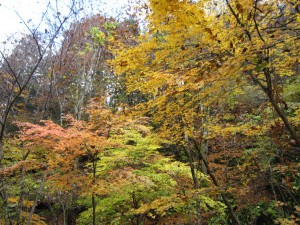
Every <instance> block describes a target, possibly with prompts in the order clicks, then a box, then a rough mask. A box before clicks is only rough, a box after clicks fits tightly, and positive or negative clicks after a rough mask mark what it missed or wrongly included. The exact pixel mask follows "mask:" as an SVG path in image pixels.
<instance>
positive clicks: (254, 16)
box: [253, 0, 265, 42]
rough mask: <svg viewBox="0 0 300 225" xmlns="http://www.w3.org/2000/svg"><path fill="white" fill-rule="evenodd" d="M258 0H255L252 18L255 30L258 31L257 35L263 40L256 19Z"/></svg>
mask: <svg viewBox="0 0 300 225" xmlns="http://www.w3.org/2000/svg"><path fill="white" fill-rule="evenodd" d="M258 1H259V0H255V5H254V14H253V20H254V24H255V29H256V31H257V33H258V36H259V38H260V40H262V41H263V42H265V40H264V38H263V37H262V35H261V33H260V31H259V28H258V23H257V21H256V10H257V4H258Z"/></svg>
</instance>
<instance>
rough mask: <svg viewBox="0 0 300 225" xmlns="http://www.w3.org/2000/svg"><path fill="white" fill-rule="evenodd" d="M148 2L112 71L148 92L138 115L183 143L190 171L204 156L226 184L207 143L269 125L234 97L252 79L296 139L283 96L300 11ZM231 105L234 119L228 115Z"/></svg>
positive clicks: (271, 5)
mask: <svg viewBox="0 0 300 225" xmlns="http://www.w3.org/2000/svg"><path fill="white" fill-rule="evenodd" d="M288 4H291V3H286V5H288ZM148 7H150V9H151V11H150V13H149V14H148V17H147V19H148V22H149V25H148V31H149V32H148V33H146V34H145V35H142V36H141V37H140V38H139V39H138V44H137V45H136V46H127V47H125V49H121V50H118V49H117V50H116V53H115V54H116V55H117V57H116V59H115V60H114V62H113V63H114V66H115V71H116V73H117V74H125V80H126V86H127V88H128V92H129V93H130V92H136V91H140V92H141V93H143V94H147V95H149V96H150V97H149V101H147V102H146V103H144V104H140V105H138V107H137V108H136V109H137V111H138V113H141V114H145V115H148V116H149V115H151V116H152V117H153V118H154V126H155V127H156V128H157V131H158V132H160V135H162V136H163V137H165V138H168V139H169V140H171V141H173V143H176V144H177V145H180V146H182V148H183V149H184V150H185V152H186V155H187V156H188V159H189V160H190V161H189V162H190V166H191V170H192V173H194V174H195V172H193V171H195V170H199V169H200V170H201V169H202V170H203V167H202V168H201V166H200V165H201V161H202V163H203V164H204V168H206V170H207V172H208V173H209V175H210V177H211V179H212V180H213V181H215V182H214V183H215V185H216V186H219V185H220V183H221V185H224V184H223V181H222V179H218V177H217V178H216V177H215V174H214V173H213V170H211V169H210V164H211V163H210V164H209V163H208V162H209V161H208V160H207V155H206V154H205V153H206V152H207V148H208V147H210V148H212V147H216V146H214V144H216V143H217V141H218V137H219V135H224V136H226V137H227V138H226V143H227V141H228V139H230V138H232V139H233V140H235V138H236V137H237V136H238V135H241V136H243V135H245V136H246V137H247V139H246V137H245V136H244V139H245V141H246V140H247V141H249V142H251V137H253V138H254V137H256V138H257V136H259V135H263V134H265V133H264V132H267V131H270V130H271V129H272V127H271V126H268V125H267V122H266V121H268V119H271V120H272V119H273V120H274V117H269V118H266V120H265V123H263V124H262V123H260V121H259V120H253V119H251V120H245V119H244V118H245V116H247V115H249V113H248V112H247V111H246V110H245V111H242V110H243V109H246V107H244V108H243V104H240V103H242V102H237V101H236V99H241V98H245V93H248V94H249V88H253V87H255V85H257V87H258V88H255V89H254V93H255V95H256V96H259V97H258V98H257V99H258V100H259V101H257V102H256V104H259V105H258V107H262V106H263V104H266V103H267V102H269V103H270V104H271V105H272V109H273V110H274V111H275V112H276V114H277V116H278V118H280V119H281V120H282V122H283V124H284V126H285V128H286V131H287V132H288V134H289V135H290V138H292V139H294V142H295V143H297V142H298V141H296V139H298V135H297V133H296V130H295V128H296V127H297V123H294V126H293V125H292V123H291V122H290V121H289V118H288V117H287V116H286V114H285V113H286V109H284V108H288V107H289V106H288V105H287V104H286V102H285V101H284V99H283V97H282V95H281V90H282V89H283V87H284V86H285V82H286V81H287V80H289V79H293V78H292V77H293V76H296V75H297V74H295V66H296V65H297V55H298V43H296V39H297V37H298V36H299V34H298V33H297V32H298V31H296V30H297V27H298V26H299V24H298V23H297V22H296V20H297V19H296V18H298V17H299V15H298V14H297V13H295V12H294V11H293V10H291V11H290V10H289V7H284V4H283V5H281V6H279V5H277V3H276V1H274V2H262V1H255V2H254V3H253V2H252V1H235V2H229V1H226V4H222V3H221V2H218V1H216V2H209V1H171V2H170V1H150V2H149V5H148ZM286 31H288V32H286ZM290 45H294V46H295V48H293V49H290V48H289V47H288V46H290ZM286 48H287V50H286V51H285V49H286ZM294 50H295V51H294ZM290 77H291V78H290ZM230 104H231V105H230ZM236 105H239V106H240V107H236ZM236 109H238V110H239V112H238V113H237V112H234V110H236ZM272 109H271V110H272ZM226 110H228V111H229V116H231V118H232V120H230V119H225V117H226V116H225V115H226V114H225V112H226ZM295 110H297V108H293V109H292V111H294V112H295ZM231 113H232V115H230V114H231ZM224 114H225V115H224ZM227 115H228V114H227ZM294 119H295V117H294V118H293V116H292V117H291V121H294ZM241 121H242V122H241ZM254 121H255V122H254ZM253 122H254V123H253ZM248 138H249V139H248ZM208 141H209V142H210V143H211V144H210V145H209V146H208ZM249 142H248V143H249ZM297 145H298V147H299V144H297ZM217 146H219V145H217ZM241 150H242V149H241ZM242 153H243V152H241V151H240V152H239V153H232V156H234V154H236V156H238V157H241V154H242ZM221 154H222V153H221ZM230 156H231V155H230ZM230 156H229V157H230ZM214 166H216V164H214ZM221 169H224V166H223V167H222V168H221ZM214 170H215V169H214ZM235 171H236V170H235ZM261 172H263V171H261ZM194 183H197V179H196V176H195V179H194ZM196 186H197V185H196ZM227 193H228V192H227ZM222 195H223V196H222V197H223V200H224V203H226V202H227V203H228V204H227V203H226V205H227V207H228V209H229V211H230V212H231V215H232V218H233V219H234V221H235V222H236V223H237V224H241V223H242V222H240V219H239V218H238V217H237V216H236V213H235V212H234V210H233V208H232V206H231V205H230V204H229V202H228V201H227V198H226V193H222Z"/></svg>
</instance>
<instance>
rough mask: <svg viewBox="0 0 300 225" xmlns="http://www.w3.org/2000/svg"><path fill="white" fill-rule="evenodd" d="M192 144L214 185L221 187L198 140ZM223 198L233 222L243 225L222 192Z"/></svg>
mask: <svg viewBox="0 0 300 225" xmlns="http://www.w3.org/2000/svg"><path fill="white" fill-rule="evenodd" d="M192 142H193V144H194V146H195V148H196V149H197V150H198V152H199V153H200V156H201V157H202V161H203V163H204V165H205V167H206V170H207V174H208V175H209V176H210V178H211V180H212V182H213V184H214V185H215V186H216V187H220V186H219V184H218V181H217V179H216V177H215V176H214V174H213V172H212V171H211V169H210V167H209V164H208V161H207V160H206V158H205V155H204V154H203V153H202V152H201V150H200V149H199V146H198V143H197V142H196V140H194V139H192ZM221 198H222V200H223V202H224V204H225V205H226V206H227V208H228V210H229V212H230V214H231V216H232V218H233V220H234V221H235V223H236V224H237V225H241V222H240V220H239V218H238V216H237V215H236V213H235V212H234V210H233V208H232V206H231V204H230V202H229V201H228V199H227V197H226V196H225V194H224V193H223V192H222V191H221Z"/></svg>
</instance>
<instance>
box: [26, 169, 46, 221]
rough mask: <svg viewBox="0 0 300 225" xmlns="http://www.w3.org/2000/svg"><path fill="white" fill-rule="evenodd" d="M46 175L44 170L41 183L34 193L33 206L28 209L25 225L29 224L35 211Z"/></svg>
mask: <svg viewBox="0 0 300 225" xmlns="http://www.w3.org/2000/svg"><path fill="white" fill-rule="evenodd" d="M46 177H47V171H46V172H45V174H44V176H43V178H42V180H41V184H40V188H39V190H38V192H37V193H36V197H35V200H34V203H33V206H32V208H31V211H30V214H29V217H28V219H27V222H26V225H29V224H30V223H31V219H32V216H33V213H34V211H35V207H36V205H37V202H38V200H39V198H40V195H41V194H42V191H43V189H44V184H45V180H46Z"/></svg>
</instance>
